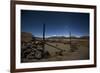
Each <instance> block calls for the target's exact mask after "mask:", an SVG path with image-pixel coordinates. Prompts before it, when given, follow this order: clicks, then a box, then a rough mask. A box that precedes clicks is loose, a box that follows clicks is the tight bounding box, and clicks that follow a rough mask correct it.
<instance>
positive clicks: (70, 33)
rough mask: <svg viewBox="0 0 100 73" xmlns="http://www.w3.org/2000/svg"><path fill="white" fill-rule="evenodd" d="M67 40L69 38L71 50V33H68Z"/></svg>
mask: <svg viewBox="0 0 100 73" xmlns="http://www.w3.org/2000/svg"><path fill="white" fill-rule="evenodd" d="M69 38H70V49H71V46H72V45H71V44H72V42H71V32H69Z"/></svg>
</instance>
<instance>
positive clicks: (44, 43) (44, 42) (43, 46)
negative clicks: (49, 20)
mask: <svg viewBox="0 0 100 73" xmlns="http://www.w3.org/2000/svg"><path fill="white" fill-rule="evenodd" d="M44 50H45V24H43V53H44Z"/></svg>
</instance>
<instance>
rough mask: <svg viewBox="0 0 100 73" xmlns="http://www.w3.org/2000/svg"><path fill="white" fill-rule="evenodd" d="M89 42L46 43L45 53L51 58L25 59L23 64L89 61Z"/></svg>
mask: <svg viewBox="0 0 100 73" xmlns="http://www.w3.org/2000/svg"><path fill="white" fill-rule="evenodd" d="M88 42H89V41H88V40H86V39H85V40H84V39H83V40H73V42H71V43H72V44H69V43H59V42H46V44H45V51H46V52H48V53H49V56H48V57H46V58H41V59H35V58H33V59H27V58H23V59H22V62H47V61H65V60H66V61H67V60H87V59H89V43H88Z"/></svg>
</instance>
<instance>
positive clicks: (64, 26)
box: [21, 10, 89, 37]
mask: <svg viewBox="0 0 100 73" xmlns="http://www.w3.org/2000/svg"><path fill="white" fill-rule="evenodd" d="M43 24H45V25H46V36H55V35H57V36H68V35H69V32H71V33H72V35H73V36H87V35H89V13H74V12H51V11H33V10H21V31H22V32H31V33H32V34H33V35H35V36H38V37H39V36H40V37H41V36H42V31H43Z"/></svg>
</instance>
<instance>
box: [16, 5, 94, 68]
mask: <svg viewBox="0 0 100 73" xmlns="http://www.w3.org/2000/svg"><path fill="white" fill-rule="evenodd" d="M21 9H23V10H41V11H59V12H80V13H89V14H90V21H89V22H90V24H89V25H90V41H89V42H90V45H92V46H89V47H90V59H89V60H73V61H56V62H32V63H21V59H20V57H21V55H20V53H21V50H20V39H21V38H20V34H21V32H20V31H21V29H20V25H21V18H20V17H21V13H20V12H21ZM15 17H16V18H15V19H16V20H15V24H16V46H15V51H16V69H24V68H41V67H42V68H43V67H55V66H56V67H57V66H75V65H89V64H90V65H91V64H94V9H86V8H73V7H53V6H39V5H21V4H17V5H16V12H15Z"/></svg>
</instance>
